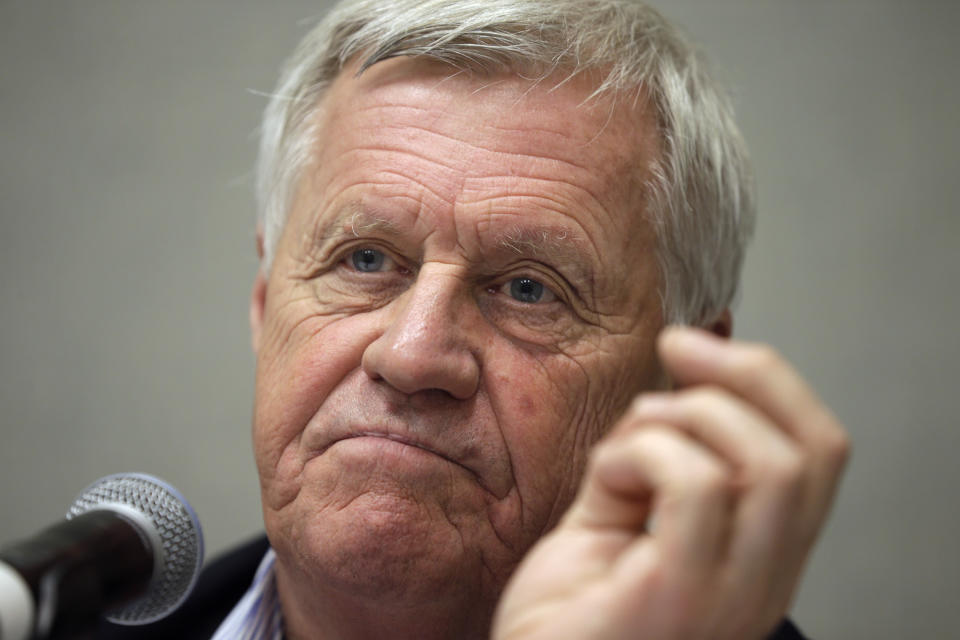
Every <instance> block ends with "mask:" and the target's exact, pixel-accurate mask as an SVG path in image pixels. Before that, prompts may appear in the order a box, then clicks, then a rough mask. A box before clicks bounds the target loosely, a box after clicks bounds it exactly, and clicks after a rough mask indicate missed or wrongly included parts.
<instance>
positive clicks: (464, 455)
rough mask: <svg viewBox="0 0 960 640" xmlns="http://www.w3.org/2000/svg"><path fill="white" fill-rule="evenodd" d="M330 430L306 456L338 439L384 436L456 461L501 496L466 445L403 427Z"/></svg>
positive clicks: (319, 453)
mask: <svg viewBox="0 0 960 640" xmlns="http://www.w3.org/2000/svg"><path fill="white" fill-rule="evenodd" d="M332 431H334V432H333V433H328V434H327V437H326V438H324V439H323V442H319V443H316V444H318V445H320V446H317V447H311V448H310V452H309V457H310V458H316V457H319V456H322V455H323V454H324V453H326V452H327V450H329V449H330V448H331V447H333V446H334V445H336V444H337V443H339V442H344V441H347V440H353V439H356V438H383V439H385V440H390V441H393V442H397V443H400V444H403V445H406V446H410V447H415V448H417V449H420V450H422V451H425V452H427V453H430V454H433V455H435V456H437V457H439V458H442V459H443V460H446V461H447V462H449V463H450V464H453V465H456V466H458V467H460V468H462V469H463V470H465V471H466V472H467V473H469V474H470V476H471V477H472V478H473V479H474V480H475V481H476V483H477V484H478V485H479V486H480V487H481V488H482V489H483V490H484V491H486V492H487V493H489V494H491V495H493V496H495V497H498V498H499V497H502V496H498V495H497V492H495V491H493V489H492V488H491V487H490V486H489V485H488V484H487V483H486V482H485V479H484V475H483V474H482V473H481V472H480V470H479V468H481V467H482V463H481V461H480V460H479V459H478V456H477V455H476V453H474V452H473V451H472V450H471V447H469V445H465V444H463V443H458V445H457V446H456V448H455V449H454V450H452V449H451V448H450V447H445V446H442V445H440V444H438V443H437V442H435V441H432V440H427V439H425V438H423V437H420V436H418V435H417V434H414V433H410V432H409V431H407V430H395V429H370V428H369V427H357V428H347V429H343V430H342V431H340V430H338V429H336V428H334V429H333V430H332ZM338 431H339V432H338Z"/></svg>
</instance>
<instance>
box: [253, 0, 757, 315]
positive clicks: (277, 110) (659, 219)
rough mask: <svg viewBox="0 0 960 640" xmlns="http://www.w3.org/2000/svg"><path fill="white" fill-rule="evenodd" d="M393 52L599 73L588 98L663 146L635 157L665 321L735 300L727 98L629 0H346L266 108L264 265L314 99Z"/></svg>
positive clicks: (749, 202)
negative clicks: (617, 103)
mask: <svg viewBox="0 0 960 640" xmlns="http://www.w3.org/2000/svg"><path fill="white" fill-rule="evenodd" d="M397 56H418V57H423V58H429V59H433V60H440V61H443V62H445V63H448V64H450V65H452V66H454V67H456V68H458V69H467V70H470V71H476V72H480V73H483V72H498V71H509V72H513V73H518V74H524V75H526V74H538V75H539V77H541V78H543V77H546V76H547V75H550V74H551V73H553V72H555V71H561V72H563V73H565V74H568V77H572V76H574V75H577V74H580V73H586V72H590V73H598V74H601V75H600V77H601V78H602V80H601V81H600V83H599V85H598V87H597V89H596V91H595V92H594V95H595V96H596V95H602V94H609V95H613V96H614V97H617V96H622V97H625V98H629V99H631V100H635V99H636V98H637V97H638V96H641V95H643V96H645V97H647V98H648V100H649V101H650V103H651V104H653V105H654V107H655V109H656V117H657V122H658V125H659V129H660V130H659V137H660V145H661V148H662V153H661V157H659V158H656V159H654V161H653V163H652V166H648V167H644V169H645V170H648V171H650V174H651V175H652V177H651V178H650V179H649V180H647V181H646V184H645V187H646V189H647V192H648V194H647V195H648V197H647V198H646V206H647V209H648V210H647V211H646V212H638V215H643V214H646V215H647V217H648V218H649V219H650V220H651V222H652V224H653V225H654V228H655V231H656V235H657V238H658V246H657V258H658V263H659V267H660V271H661V291H660V295H661V297H662V300H663V309H664V311H663V313H664V320H665V321H667V322H683V323H690V324H708V323H710V322H712V321H714V320H716V319H717V318H718V317H719V316H720V314H721V313H722V312H723V311H724V310H725V309H727V308H729V307H730V305H731V304H732V303H733V301H734V298H735V297H736V294H737V288H738V283H739V279H740V269H741V265H742V262H743V255H744V251H745V248H746V244H747V242H748V240H749V239H750V236H751V235H752V232H753V226H754V219H755V197H754V186H753V176H752V172H751V169H750V162H749V158H748V155H747V151H746V147H745V145H744V143H743V140H742V138H741V136H740V132H739V131H738V130H737V127H736V125H735V123H734V121H733V112H732V108H731V107H730V103H729V99H728V97H727V95H726V93H725V92H724V90H723V89H722V88H721V87H720V85H719V84H718V83H717V82H716V81H715V80H714V79H713V77H712V76H711V75H710V73H709V71H708V70H707V68H706V65H705V63H704V60H703V59H702V57H701V55H700V53H699V52H698V51H696V50H695V49H694V48H693V47H692V46H691V45H690V44H689V43H688V42H687V40H686V39H685V38H684V37H683V35H682V34H681V33H680V32H679V31H678V30H677V29H676V28H675V27H674V26H673V25H671V24H670V23H669V22H667V21H666V20H665V19H664V18H663V17H662V16H661V15H660V14H659V13H658V12H657V11H655V10H654V9H652V8H650V7H648V6H646V5H644V4H642V3H640V2H638V1H634V0H344V1H343V2H341V3H340V4H339V5H337V6H336V7H334V9H333V10H332V11H331V12H330V13H329V14H328V15H327V16H326V17H325V18H324V19H323V20H322V21H321V22H320V23H319V24H318V25H317V26H316V27H315V28H314V29H312V30H311V31H310V32H309V33H308V34H307V36H306V37H305V38H304V39H303V41H302V42H301V43H300V44H299V46H298V47H297V49H296V50H295V51H294V53H293V55H292V56H291V58H290V59H289V60H288V61H287V63H286V65H285V67H284V69H283V73H282V75H281V78H280V81H279V83H278V85H277V88H276V90H275V91H274V93H273V95H272V98H271V100H270V103H269V105H268V106H267V109H266V112H265V114H264V118H263V125H262V132H261V142H260V157H259V160H258V164H257V196H258V204H259V224H260V225H261V229H262V232H263V234H264V258H263V261H262V268H263V269H264V271H265V272H266V271H268V270H269V269H270V265H271V264H272V260H273V255H274V251H275V249H276V245H277V241H278V239H279V237H280V234H281V232H282V230H283V225H284V223H285V220H286V216H287V212H288V209H289V207H290V206H291V204H292V202H291V200H292V197H293V193H294V190H295V189H296V187H297V182H298V180H299V177H300V175H299V174H300V171H301V169H302V167H303V166H304V165H305V164H306V162H307V160H308V159H309V158H310V154H311V152H312V151H313V150H314V149H315V146H316V144H318V142H319V143H321V144H322V140H320V141H318V140H317V139H316V135H317V132H315V131H311V126H310V123H311V121H312V120H313V119H314V118H313V117H312V116H313V115H314V114H315V112H316V109H318V108H319V102H320V99H321V98H322V97H323V95H324V92H325V91H326V89H327V87H329V85H330V84H331V83H332V82H333V80H334V79H335V78H336V77H337V75H338V74H339V73H340V72H341V71H342V70H343V69H344V67H345V66H346V65H347V64H348V63H350V62H351V61H354V60H357V61H359V64H360V72H361V73H362V72H363V71H364V70H365V69H367V68H368V67H370V66H371V65H373V64H376V63H377V62H379V61H381V60H385V59H387V58H392V57H397Z"/></svg>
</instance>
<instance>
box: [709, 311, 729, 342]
mask: <svg viewBox="0 0 960 640" xmlns="http://www.w3.org/2000/svg"><path fill="white" fill-rule="evenodd" d="M704 329H706V330H707V331H709V332H710V333H712V334H714V335H717V336H719V337H721V338H729V337H730V336H732V335H733V314H732V313H730V309H724V310H723V313H721V314H720V317H719V318H717V319H716V320H714V321H713V322H711V323H710V324H709V325H707V326H706V327H704Z"/></svg>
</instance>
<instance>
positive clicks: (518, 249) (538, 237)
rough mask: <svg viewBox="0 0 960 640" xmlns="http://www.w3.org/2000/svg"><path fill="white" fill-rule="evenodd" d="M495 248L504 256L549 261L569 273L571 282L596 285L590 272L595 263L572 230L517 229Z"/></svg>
mask: <svg viewBox="0 0 960 640" xmlns="http://www.w3.org/2000/svg"><path fill="white" fill-rule="evenodd" d="M496 244H497V247H498V248H499V249H500V250H502V251H504V252H508V253H515V254H518V255H528V256H531V257H533V258H545V259H548V260H549V261H550V262H552V263H555V264H556V266H557V267H558V268H560V269H561V271H568V272H570V277H571V279H572V280H575V281H576V282H577V283H578V284H582V285H587V284H590V283H592V282H593V269H591V268H590V265H591V264H592V260H590V258H589V256H588V253H587V251H585V250H584V247H586V246H588V244H587V243H586V242H585V241H584V240H583V238H581V237H580V236H579V234H577V233H575V232H573V231H571V230H569V229H566V228H562V227H561V228H557V227H552V226H535V227H525V226H520V225H516V226H514V227H513V228H511V229H509V230H508V231H505V232H503V233H501V234H499V235H498V236H497V238H496Z"/></svg>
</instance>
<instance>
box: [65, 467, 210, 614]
mask: <svg viewBox="0 0 960 640" xmlns="http://www.w3.org/2000/svg"><path fill="white" fill-rule="evenodd" d="M111 505H122V506H123V507H126V508H128V509H129V508H132V509H133V510H134V511H136V512H138V513H139V514H142V515H143V518H142V519H141V520H143V521H145V522H143V523H140V524H145V523H146V522H149V523H150V524H152V525H153V528H154V531H148V532H145V533H146V534H147V537H148V538H149V539H151V540H152V542H151V544H153V545H155V544H156V543H157V541H159V544H160V546H161V549H154V554H155V556H159V562H158V563H157V567H156V569H155V570H154V575H153V578H152V579H151V580H150V584H149V585H148V587H147V591H146V593H144V594H143V595H142V596H141V597H139V598H137V599H136V600H134V601H132V602H129V603H127V604H126V605H124V606H122V607H120V608H118V609H115V610H113V611H108V612H107V619H108V620H110V621H111V622H116V623H119V624H127V625H135V624H147V623H150V622H154V621H156V620H159V619H160V618H162V617H164V616H166V615H167V614H169V613H172V612H173V611H174V610H175V609H176V608H177V607H178V606H180V604H181V603H182V602H183V601H184V600H185V599H186V597H187V595H189V593H190V590H191V589H193V585H194V583H195V582H196V580H197V576H198V575H199V573H200V565H201V563H202V562H203V532H202V531H201V529H200V521H199V520H198V519H197V514H196V513H194V511H193V508H192V507H191V506H190V504H189V503H188V502H187V501H186V500H185V499H184V498H183V496H182V495H180V492H178V491H177V490H176V489H174V488H173V487H171V486H170V485H169V484H167V483H166V482H164V481H163V480H160V479H159V478H154V477H153V476H149V475H147V474H143V473H118V474H116V475H112V476H107V477H105V478H101V479H99V480H97V481H96V482H94V483H93V484H91V485H90V486H89V487H87V488H86V489H85V490H84V491H83V492H81V494H80V495H79V496H78V497H77V499H76V500H75V501H74V503H73V505H71V507H70V510H69V511H68V512H67V519H68V520H69V519H70V518H73V517H75V516H78V515H80V514H81V513H85V512H87V511H92V510H94V509H109V508H110V506H111Z"/></svg>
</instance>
